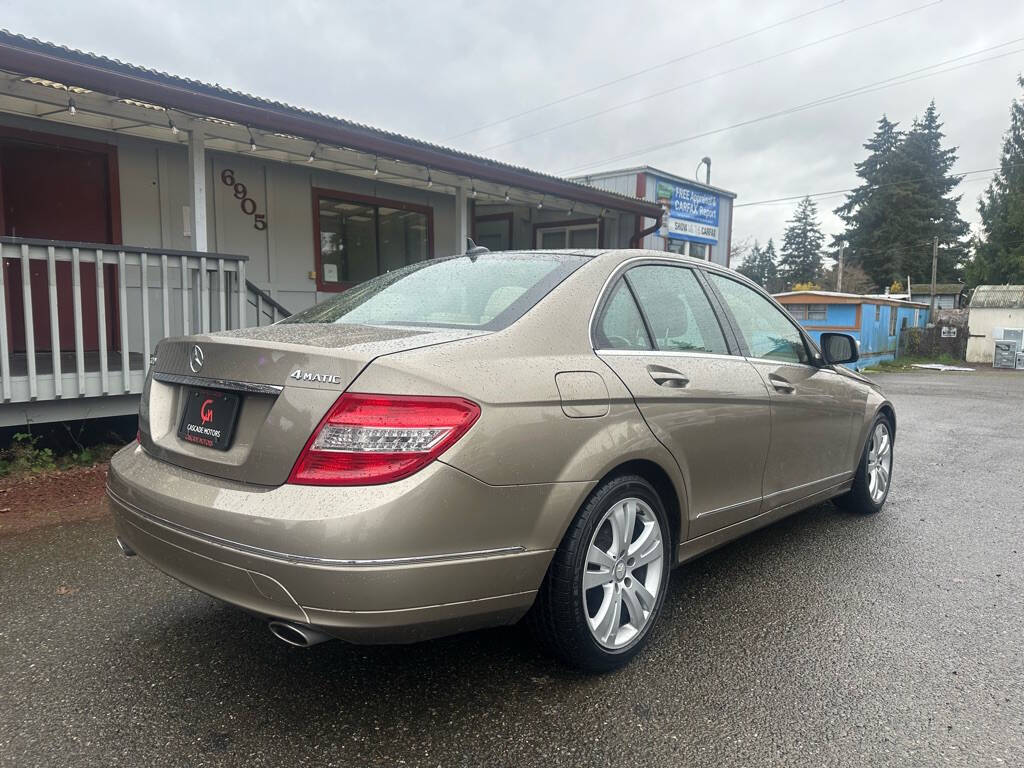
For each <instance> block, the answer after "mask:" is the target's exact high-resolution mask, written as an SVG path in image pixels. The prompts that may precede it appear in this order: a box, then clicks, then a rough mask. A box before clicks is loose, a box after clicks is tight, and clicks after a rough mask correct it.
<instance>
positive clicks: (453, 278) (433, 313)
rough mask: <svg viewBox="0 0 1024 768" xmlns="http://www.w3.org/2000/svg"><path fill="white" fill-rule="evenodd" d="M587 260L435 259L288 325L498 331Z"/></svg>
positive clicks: (554, 256) (550, 256) (560, 256)
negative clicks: (309, 324)
mask: <svg viewBox="0 0 1024 768" xmlns="http://www.w3.org/2000/svg"><path fill="white" fill-rule="evenodd" d="M587 260H588V259H587V257H585V256H577V255H575V254H564V253H536V254H532V253H531V254H520V253H515V254H513V253H485V254H480V255H478V256H453V257H450V258H444V259H431V260H430V261H422V262H419V263H417V264H410V265H409V266H407V267H402V268H401V269H396V270H394V271H393V272H388V273H386V274H383V275H380V276H379V277H375V278H373V279H372V280H368V281H367V282H365V283H361V284H359V285H357V286H355V287H354V288H350V289H348V290H347V291H345V292H344V293H342V294H339V295H338V296H336V297H334V298H332V299H328V300H327V301H324V302H321V303H320V304H317V305H316V306H314V307H310V308H309V309H307V310H304V311H302V312H299V313H297V314H294V315H292V316H291V317H289V318H287V319H286V320H284V321H282V322H285V323H354V324H355V323H358V324H361V325H413V326H432V327H433V326H436V327H439V328H466V329H476V330H488V331H490V330H500V329H501V328H505V327H506V326H508V325H509V324H511V323H513V322H515V321H516V320H518V319H519V318H520V317H522V316H523V315H524V314H525V313H526V312H527V311H528V310H529V309H530V308H531V307H532V306H533V305H534V304H536V303H537V302H538V301H540V300H541V299H542V298H543V297H544V296H545V295H547V293H548V292H549V291H550V290H551V289H552V288H554V287H555V286H556V285H558V284H559V283H560V282H562V281H563V280H564V279H565V278H566V277H568V276H569V275H570V274H572V273H573V272H574V271H575V270H576V269H578V268H579V267H580V266H581V265H583V264H585V263H586V262H587Z"/></svg>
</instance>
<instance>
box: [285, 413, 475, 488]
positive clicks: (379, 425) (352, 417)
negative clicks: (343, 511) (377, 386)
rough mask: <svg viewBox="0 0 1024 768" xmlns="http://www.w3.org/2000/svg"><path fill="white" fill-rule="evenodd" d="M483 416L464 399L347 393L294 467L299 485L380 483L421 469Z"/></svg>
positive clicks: (293, 479) (294, 478)
mask: <svg viewBox="0 0 1024 768" xmlns="http://www.w3.org/2000/svg"><path fill="white" fill-rule="evenodd" d="M479 415H480V406H478V405H477V404H476V403H472V402H470V401H469V400H463V399H462V398H459V397H419V396H408V397H406V396H401V395H364V394H358V393H346V394H344V395H342V396H341V397H339V398H338V401H337V402H336V403H335V404H334V405H333V406H331V410H330V411H328V412H327V415H326V416H325V417H324V419H323V421H321V422H320V425H319V426H318V427H317V429H316V431H315V432H314V433H313V435H312V436H311V437H310V438H309V441H308V442H307V443H306V447H305V448H303V449H302V453H301V454H300V455H299V458H298V460H297V461H296V462H295V466H294V467H292V472H291V475H290V476H289V477H288V482H289V483H295V484H298V485H379V484H381V483H390V482H393V481H394V480H399V479H401V478H403V477H408V476H409V475H411V474H413V473H414V472H418V471H419V470H421V469H422V468H423V467H425V466H426V465H427V464H429V463H430V462H431V461H433V460H434V459H435V458H436V457H437V456H439V455H441V454H442V453H443V452H444V451H446V450H447V449H448V448H449V447H451V445H452V444H453V443H455V441H456V440H458V439H459V438H460V437H462V436H463V435H464V434H465V433H466V430H468V429H469V428H470V427H471V426H473V422H475V421H476V420H477V417H478V416H479Z"/></svg>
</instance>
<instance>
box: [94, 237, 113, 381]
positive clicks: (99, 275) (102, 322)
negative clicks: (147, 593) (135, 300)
mask: <svg viewBox="0 0 1024 768" xmlns="http://www.w3.org/2000/svg"><path fill="white" fill-rule="evenodd" d="M106 304H107V297H106V291H105V289H104V286H103V250H102V249H101V248H97V249H96V326H97V331H96V333H97V335H98V336H99V344H98V346H99V350H100V384H101V388H102V390H103V394H104V395H109V394H110V382H109V381H108V380H107V307H106Z"/></svg>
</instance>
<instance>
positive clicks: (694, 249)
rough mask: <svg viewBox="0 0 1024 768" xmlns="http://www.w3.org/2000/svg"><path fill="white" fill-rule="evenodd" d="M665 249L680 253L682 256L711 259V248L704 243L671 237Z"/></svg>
mask: <svg viewBox="0 0 1024 768" xmlns="http://www.w3.org/2000/svg"><path fill="white" fill-rule="evenodd" d="M665 250H666V251H669V252H670V253H678V254H679V255H680V256H690V257H692V258H694V259H700V260H701V261H709V260H710V256H709V255H708V254H709V253H710V249H709V248H708V246H707V245H705V244H704V243H691V242H690V241H689V240H672V239H669V241H668V243H667V244H666V245H665Z"/></svg>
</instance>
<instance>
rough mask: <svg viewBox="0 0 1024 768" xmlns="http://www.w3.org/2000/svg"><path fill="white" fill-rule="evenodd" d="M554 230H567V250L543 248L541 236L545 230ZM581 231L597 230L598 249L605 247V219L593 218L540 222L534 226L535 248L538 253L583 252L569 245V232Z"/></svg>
mask: <svg viewBox="0 0 1024 768" xmlns="http://www.w3.org/2000/svg"><path fill="white" fill-rule="evenodd" d="M553 229H564V230H565V249H559V248H555V249H545V248H542V247H541V244H540V242H541V241H540V239H541V234H542V233H543V232H544V231H545V230H548V231H549V230H553ZM574 229H575V230H579V229H596V230H597V246H596V247H597V248H603V247H604V219H602V218H593V219H566V220H564V221H538V222H535V223H534V225H533V247H534V248H536V249H537V250H538V251H541V250H583V249H574V248H573V247H572V246H571V245H569V232H570V231H571V230H574Z"/></svg>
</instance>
